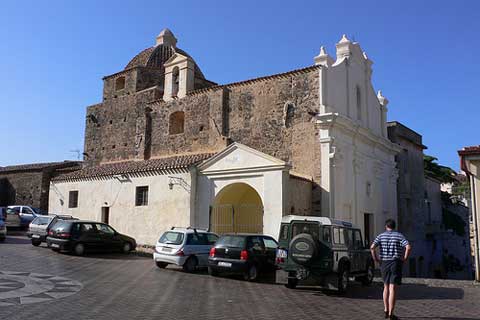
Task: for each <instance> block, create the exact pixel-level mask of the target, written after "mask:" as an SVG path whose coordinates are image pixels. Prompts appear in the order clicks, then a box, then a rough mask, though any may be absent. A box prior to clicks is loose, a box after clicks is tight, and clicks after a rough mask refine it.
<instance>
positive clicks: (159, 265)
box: [155, 261, 168, 269]
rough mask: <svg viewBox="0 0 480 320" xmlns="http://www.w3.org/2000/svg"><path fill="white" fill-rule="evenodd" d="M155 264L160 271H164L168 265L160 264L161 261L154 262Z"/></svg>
mask: <svg viewBox="0 0 480 320" xmlns="http://www.w3.org/2000/svg"><path fill="white" fill-rule="evenodd" d="M155 264H156V265H157V267H159V268H160V269H165V268H166V267H167V265H168V263H166V262H161V261H155Z"/></svg>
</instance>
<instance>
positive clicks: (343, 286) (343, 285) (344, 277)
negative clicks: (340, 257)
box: [337, 267, 350, 294]
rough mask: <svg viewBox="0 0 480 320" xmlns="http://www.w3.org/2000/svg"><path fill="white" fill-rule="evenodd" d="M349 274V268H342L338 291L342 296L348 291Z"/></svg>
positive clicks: (339, 274) (339, 273)
mask: <svg viewBox="0 0 480 320" xmlns="http://www.w3.org/2000/svg"><path fill="white" fill-rule="evenodd" d="M349 277H350V275H349V272H348V268H347V267H342V268H340V270H339V272H338V282H337V288H338V289H337V290H338V293H340V294H345V293H346V292H347V289H348V280H349Z"/></svg>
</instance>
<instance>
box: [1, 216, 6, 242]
mask: <svg viewBox="0 0 480 320" xmlns="http://www.w3.org/2000/svg"><path fill="white" fill-rule="evenodd" d="M6 237H7V226H6V225H5V221H3V219H2V217H1V216H0V241H5V238H6Z"/></svg>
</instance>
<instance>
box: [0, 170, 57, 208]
mask: <svg viewBox="0 0 480 320" xmlns="http://www.w3.org/2000/svg"><path fill="white" fill-rule="evenodd" d="M42 178H43V173H42V172H41V171H40V172H38V171H37V172H13V173H6V174H1V175H0V181H1V185H2V190H0V192H1V193H2V197H1V198H2V199H1V200H2V203H0V206H9V205H15V204H18V205H26V206H33V207H35V208H40V207H41V200H42V192H48V188H47V189H46V190H42ZM42 209H43V208H42Z"/></svg>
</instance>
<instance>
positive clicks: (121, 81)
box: [115, 77, 125, 91]
mask: <svg viewBox="0 0 480 320" xmlns="http://www.w3.org/2000/svg"><path fill="white" fill-rule="evenodd" d="M123 89H125V77H118V78H117V79H115V91H119V90H123Z"/></svg>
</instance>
